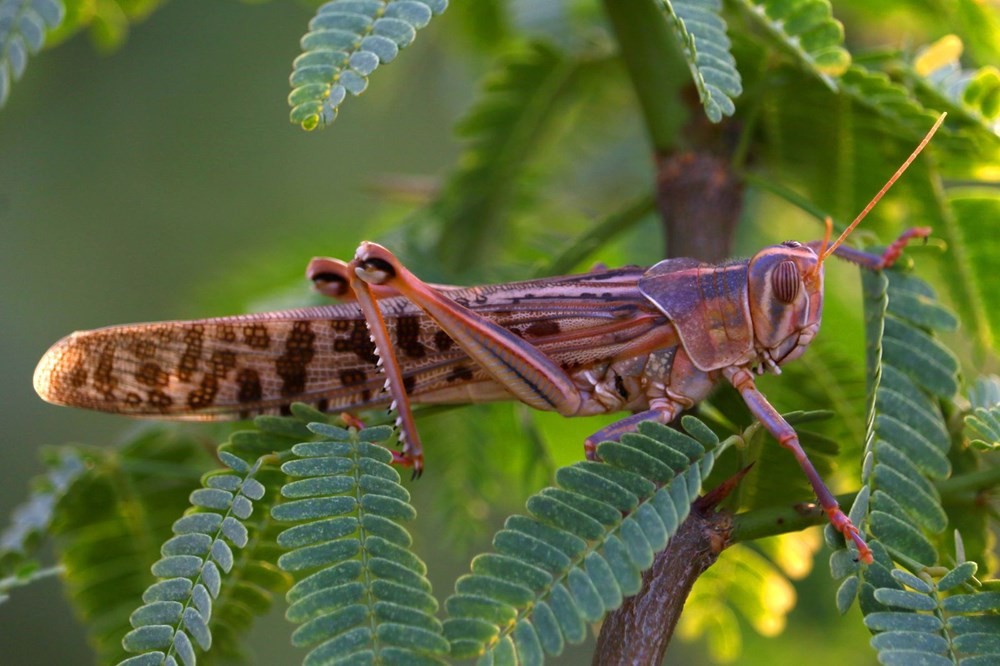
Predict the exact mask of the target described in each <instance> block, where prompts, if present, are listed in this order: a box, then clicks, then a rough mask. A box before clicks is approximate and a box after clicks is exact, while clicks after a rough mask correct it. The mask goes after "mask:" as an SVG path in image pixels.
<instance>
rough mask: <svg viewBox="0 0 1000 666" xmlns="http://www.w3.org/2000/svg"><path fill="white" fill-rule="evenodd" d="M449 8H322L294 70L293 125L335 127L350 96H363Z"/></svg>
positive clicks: (382, 0)
mask: <svg viewBox="0 0 1000 666" xmlns="http://www.w3.org/2000/svg"><path fill="white" fill-rule="evenodd" d="M447 7H448V0H332V2H328V3H326V4H324V5H323V6H321V7H320V8H319V9H318V10H317V11H316V16H314V17H313V19H312V20H311V21H310V22H309V32H307V33H306V34H305V36H303V37H302V42H301V44H302V51H303V53H302V55H300V56H299V57H298V58H296V59H295V62H294V63H293V65H292V66H293V71H292V75H291V77H290V78H289V82H290V83H291V85H292V88H293V90H292V92H291V94H290V95H289V96H288V103H289V105H291V107H292V111H291V116H290V118H291V121H292V122H293V123H295V124H297V125H300V126H301V127H302V128H303V129H306V130H313V129H316V128H317V127H324V126H326V125H329V124H330V123H332V122H333V121H334V119H335V118H336V117H337V109H338V108H339V107H340V104H341V102H343V101H344V98H346V97H347V93H350V94H352V95H360V94H361V93H363V92H364V91H365V89H366V88H367V87H368V76H369V75H370V74H371V73H372V72H374V71H375V69H377V68H378V66H379V65H380V64H383V63H388V62H391V61H392V60H393V59H394V58H395V57H396V54H398V53H399V50H400V49H402V48H405V47H407V46H409V45H410V43H411V42H412V41H413V39H414V37H416V31H417V30H419V29H420V28H423V27H424V26H425V25H427V23H428V22H429V21H430V20H431V17H432V16H433V15H434V14H440V13H441V12H443V11H444V10H445V9H446V8H447Z"/></svg>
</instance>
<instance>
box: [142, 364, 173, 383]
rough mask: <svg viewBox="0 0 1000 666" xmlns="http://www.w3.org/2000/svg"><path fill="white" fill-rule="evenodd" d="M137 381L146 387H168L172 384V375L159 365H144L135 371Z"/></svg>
mask: <svg viewBox="0 0 1000 666" xmlns="http://www.w3.org/2000/svg"><path fill="white" fill-rule="evenodd" d="M135 381H137V382H139V383H140V384H143V385H144V386H166V385H167V384H168V383H170V374H169V373H167V372H166V371H165V370H164V369H163V368H161V367H160V365H159V364H158V363H143V364H142V365H140V366H139V369H138V370H136V371H135Z"/></svg>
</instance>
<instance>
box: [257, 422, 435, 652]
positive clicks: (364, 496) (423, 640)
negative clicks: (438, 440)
mask: <svg viewBox="0 0 1000 666" xmlns="http://www.w3.org/2000/svg"><path fill="white" fill-rule="evenodd" d="M310 429H311V430H313V431H314V432H316V433H317V434H318V435H320V436H321V437H322V441H318V442H308V443H302V444H298V445H296V446H294V447H292V453H293V454H294V455H295V456H296V457H295V459H292V460H289V461H287V462H285V463H284V464H283V465H282V471H284V472H285V473H286V474H288V476H289V477H291V478H292V479H294V480H292V481H289V482H288V483H287V484H285V486H284V487H283V488H282V489H281V494H282V496H283V497H284V498H285V501H284V502H283V503H281V504H280V505H278V506H276V507H274V509H273V510H272V513H273V515H274V517H275V518H277V519H278V520H281V521H283V522H295V523H296V525H295V526H294V527H289V528H288V529H286V530H284V531H283V532H282V533H281V534H279V535H278V539H277V543H278V545H279V546H281V547H282V548H283V549H285V550H286V552H285V553H284V554H283V555H282V556H281V557H280V558H279V559H278V564H279V566H281V568H282V569H284V570H285V571H289V572H294V573H296V574H299V575H300V576H304V577H302V578H301V579H300V580H299V581H298V582H297V583H296V584H295V585H294V586H293V587H292V589H291V590H289V591H288V603H289V606H288V611H287V613H286V617H287V618H288V619H289V620H290V621H292V622H295V623H298V624H301V625H302V626H300V627H299V628H298V629H297V630H296V631H295V633H294V634H293V635H292V643H293V644H294V645H296V646H300V647H301V646H312V645H315V646H316V647H314V648H313V649H312V651H311V652H310V653H309V654H308V655H307V656H306V658H305V660H304V663H306V664H321V663H329V662H330V661H332V660H335V659H351V660H354V661H365V662H374V663H410V664H418V663H419V664H427V663H438V662H439V660H438V659H436V658H435V657H436V656H439V655H442V654H445V653H447V651H448V641H446V640H445V639H444V637H443V636H442V635H441V623H440V622H439V621H438V620H437V619H435V617H434V612H435V611H436V610H437V601H436V600H435V599H434V597H433V596H431V594H430V592H431V586H430V583H429V582H428V581H427V578H426V577H425V576H424V574H425V573H426V572H427V567H426V565H424V563H423V562H422V561H420V559H419V558H418V557H417V556H416V555H415V554H414V553H413V552H412V550H410V547H411V546H412V544H413V540H412V538H411V537H410V535H409V534H408V533H407V532H406V530H405V529H404V528H403V527H402V526H400V525H399V522H400V521H404V520H412V519H413V518H415V517H416V513H415V511H414V510H413V507H412V506H410V504H409V499H410V494H409V493H408V492H407V491H406V489H405V488H403V487H402V486H401V485H399V480H400V479H399V474H398V473H397V472H396V470H394V469H393V468H392V467H390V466H389V463H390V462H391V461H392V454H390V453H389V452H388V451H387V450H386V449H385V448H383V447H382V446H379V445H378V444H377V442H380V441H384V440H385V439H387V438H388V437H390V436H391V434H392V431H391V429H390V428H388V427H385V426H381V427H377V428H368V429H365V430H362V431H361V432H358V431H357V430H352V431H351V432H348V431H347V430H344V429H343V428H336V427H334V426H329V425H323V424H313V425H310ZM306 573H308V575H305V574H306Z"/></svg>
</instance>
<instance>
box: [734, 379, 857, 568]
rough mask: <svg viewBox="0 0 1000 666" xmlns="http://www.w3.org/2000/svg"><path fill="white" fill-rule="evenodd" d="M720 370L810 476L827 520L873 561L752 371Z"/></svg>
mask: <svg viewBox="0 0 1000 666" xmlns="http://www.w3.org/2000/svg"><path fill="white" fill-rule="evenodd" d="M722 373H723V374H724V375H725V377H726V379H728V380H729V382H730V383H731V384H732V385H733V386H734V387H735V388H736V390H737V391H739V392H740V395H741V396H742V397H743V401H744V402H745V403H746V405H747V407H749V408H750V411H751V412H752V413H753V415H754V416H756V417H757V420H758V421H760V422H761V424H762V425H763V426H764V427H765V428H767V430H768V432H770V433H771V434H772V435H773V436H774V438H775V439H776V440H778V443H779V444H781V445H782V446H783V447H785V448H786V449H788V450H790V451H791V452H792V454H793V455H794V456H795V459H796V460H797V461H798V463H799V466H800V467H802V471H803V472H805V474H806V478H808V479H809V483H810V484H811V485H812V487H813V490H814V491H815V492H816V497H817V498H818V499H819V503H820V506H822V507H823V510H824V511H826V515H827V516H828V517H829V519H830V522H831V523H832V524H833V526H834V527H835V528H836V529H837V530H838V531H839V532H840V533H841V534H843V535H844V537H845V538H847V539H850V540H852V541H853V542H854V544H855V545H856V546H857V547H858V555H859V557H860V558H861V560H862V561H863V562H864V563H865V564H871V563H872V562H873V561H874V560H873V557H872V551H871V549H870V548H869V547H868V544H866V543H865V540H864V538H863V537H862V536H861V533H860V531H859V530H858V528H857V527H855V526H854V524H853V523H851V519H850V518H848V517H847V515H846V514H844V512H843V511H842V510H841V509H840V505H838V504H837V500H836V499H835V498H834V496H833V493H831V492H830V489H829V488H827V487H826V484H824V483H823V479H821V478H820V476H819V473H818V472H817V471H816V468H815V467H813V464H812V461H810V460H809V456H807V455H806V452H805V451H804V450H803V449H802V445H801V444H800V443H799V436H798V434H797V433H796V432H795V429H794V428H793V427H792V426H791V425H790V424H789V423H788V421H786V420H785V419H784V418H782V416H781V414H779V413H778V410H776V409H775V408H774V407H773V406H771V403H769V402H768V401H767V398H765V397H764V394H763V393H761V392H760V390H758V388H757V385H756V384H755V383H754V380H753V375H752V374H751V373H750V372H749V371H748V370H746V369H744V368H725V369H724V370H723V371H722Z"/></svg>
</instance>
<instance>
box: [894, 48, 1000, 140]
mask: <svg viewBox="0 0 1000 666" xmlns="http://www.w3.org/2000/svg"><path fill="white" fill-rule="evenodd" d="M962 49H963V45H962V40H960V39H959V38H958V37H956V36H955V35H946V36H945V37H942V38H941V39H939V40H938V41H936V42H934V43H933V44H929V45H928V46H926V47H924V48H922V49H920V50H919V51H918V52H917V54H916V55H915V57H914V58H913V64H912V68H907V74H909V76H910V77H911V78H912V79H913V82H914V84H915V85H916V87H917V91H918V92H923V93H926V94H929V95H930V96H931V97H932V99H933V101H934V103H935V106H940V107H942V108H943V109H944V110H946V111H947V112H948V113H949V114H952V115H954V116H955V117H958V118H962V119H964V120H966V121H968V122H970V123H972V124H974V125H977V126H978V127H980V128H981V129H985V130H986V131H987V132H989V133H991V134H993V135H994V138H995V137H996V135H998V134H1000V70H998V69H997V68H996V67H994V66H992V65H988V66H986V67H981V68H979V69H965V68H963V67H962V64H961V62H960V61H959V57H960V56H961V55H962Z"/></svg>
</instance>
